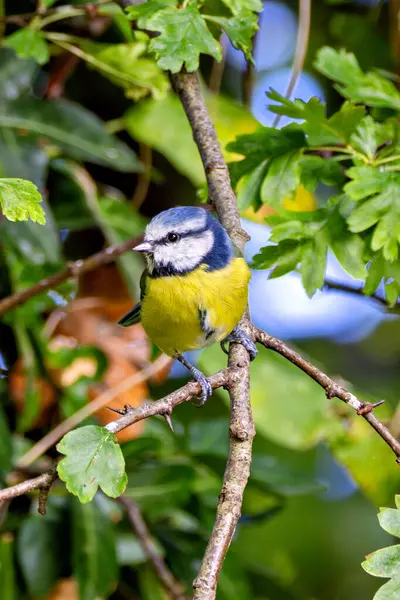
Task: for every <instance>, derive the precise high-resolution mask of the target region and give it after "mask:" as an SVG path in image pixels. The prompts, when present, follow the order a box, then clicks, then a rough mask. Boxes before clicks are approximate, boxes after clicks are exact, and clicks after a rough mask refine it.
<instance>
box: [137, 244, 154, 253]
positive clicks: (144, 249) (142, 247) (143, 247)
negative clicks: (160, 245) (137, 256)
mask: <svg viewBox="0 0 400 600" xmlns="http://www.w3.org/2000/svg"><path fill="white" fill-rule="evenodd" d="M132 250H134V251H135V252H152V250H153V246H152V244H150V242H142V243H141V244H139V245H138V246H135V247H134V248H132Z"/></svg>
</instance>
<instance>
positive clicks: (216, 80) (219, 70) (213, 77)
mask: <svg viewBox="0 0 400 600" xmlns="http://www.w3.org/2000/svg"><path fill="white" fill-rule="evenodd" d="M220 41H221V40H220ZM226 50H227V48H226V45H225V44H222V58H221V60H215V59H214V60H213V63H212V67H211V73H210V79H209V80H208V89H209V90H210V91H211V92H213V93H214V94H215V95H217V96H218V94H219V93H220V91H221V84H222V78H223V75H224V71H225V63H226Z"/></svg>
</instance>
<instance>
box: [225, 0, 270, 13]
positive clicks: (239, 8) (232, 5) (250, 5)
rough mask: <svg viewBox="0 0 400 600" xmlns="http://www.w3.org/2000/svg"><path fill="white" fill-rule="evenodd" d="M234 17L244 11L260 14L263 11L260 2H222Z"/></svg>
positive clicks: (231, 0) (253, 0) (258, 0)
mask: <svg viewBox="0 0 400 600" xmlns="http://www.w3.org/2000/svg"><path fill="white" fill-rule="evenodd" d="M222 2H223V3H224V4H225V5H226V6H227V7H228V8H229V9H230V10H231V11H232V14H234V15H240V14H241V13H242V12H243V11H245V10H250V11H253V12H257V13H259V12H261V11H262V10H263V3H262V0H222Z"/></svg>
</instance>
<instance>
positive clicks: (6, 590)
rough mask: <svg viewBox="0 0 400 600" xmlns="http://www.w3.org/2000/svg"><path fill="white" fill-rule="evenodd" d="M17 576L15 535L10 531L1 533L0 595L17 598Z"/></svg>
mask: <svg viewBox="0 0 400 600" xmlns="http://www.w3.org/2000/svg"><path fill="white" fill-rule="evenodd" d="M16 580H17V576H16V565H15V561H14V536H13V534H12V533H10V532H5V533H1V534H0V597H1V599H2V600H17V598H18V589H17V583H16Z"/></svg>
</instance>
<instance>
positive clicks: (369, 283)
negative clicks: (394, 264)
mask: <svg viewBox="0 0 400 600" xmlns="http://www.w3.org/2000/svg"><path fill="white" fill-rule="evenodd" d="M367 273H368V274H367V278H366V280H365V285H364V290H363V291H364V294H365V295H366V296H372V294H373V293H374V292H375V290H376V288H377V287H378V285H379V284H380V282H381V281H382V278H383V276H384V274H385V261H384V260H383V256H382V254H380V253H379V254H377V255H376V256H374V258H373V259H372V261H371V264H370V265H369V268H368V272H367Z"/></svg>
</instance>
